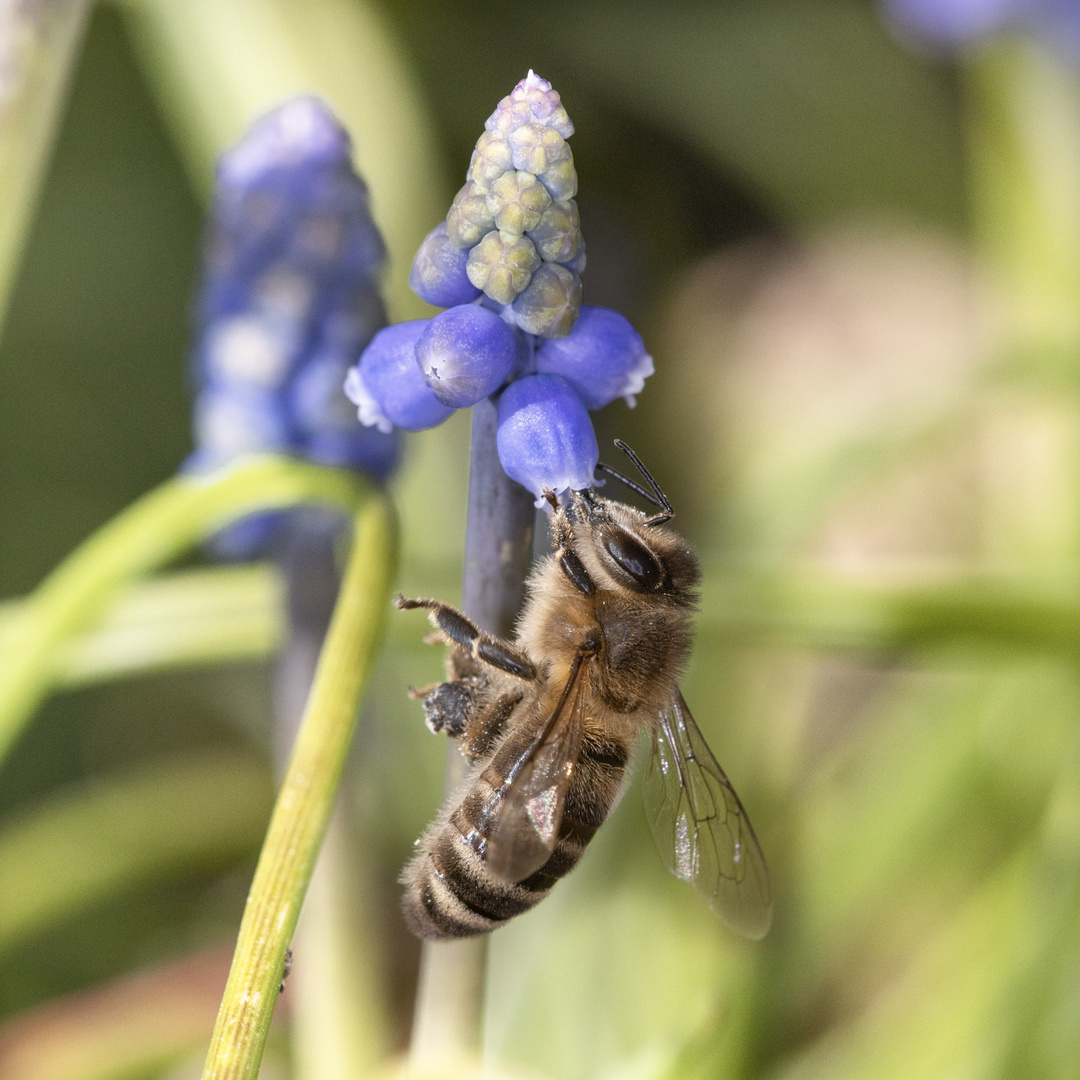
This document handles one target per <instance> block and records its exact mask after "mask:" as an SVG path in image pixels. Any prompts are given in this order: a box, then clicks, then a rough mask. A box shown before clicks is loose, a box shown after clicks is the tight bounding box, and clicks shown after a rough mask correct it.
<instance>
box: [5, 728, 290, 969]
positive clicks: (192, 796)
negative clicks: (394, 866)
mask: <svg viewBox="0 0 1080 1080" xmlns="http://www.w3.org/2000/svg"><path fill="white" fill-rule="evenodd" d="M271 798H272V784H271V779H270V773H269V769H268V767H267V765H266V764H265V763H264V762H262V761H259V760H255V759H253V758H251V757H241V756H238V755H236V754H235V753H228V752H224V751H221V750H220V749H219V750H217V751H215V752H213V753H203V754H193V755H189V756H185V757H182V758H177V759H175V760H172V761H164V762H158V763H155V764H152V765H148V766H144V767H142V768H139V769H134V770H132V771H131V772H129V773H126V774H120V775H114V776H104V777H102V778H100V779H98V780H95V781H93V782H91V783H88V784H86V785H81V786H79V787H78V788H76V789H73V790H69V791H63V792H61V793H59V794H57V795H54V796H52V797H50V798H48V799H46V800H45V801H44V802H42V803H41V804H40V805H38V806H37V807H36V808H34V809H32V810H30V811H27V812H26V813H25V814H23V815H22V816H21V817H19V818H17V819H15V820H14V821H10V822H8V823H6V824H5V825H4V827H3V829H2V831H0V881H3V882H4V888H3V889H2V890H0V949H3V948H9V947H10V946H11V945H12V944H14V943H15V942H17V941H19V940H20V939H21V938H23V937H25V936H27V935H28V934H32V933H35V932H39V931H41V930H42V929H44V928H45V927H47V926H48V925H49V924H50V923H51V922H55V921H58V920H61V919H63V918H64V917H66V916H68V915H70V914H71V913H72V912H73V911H75V910H77V909H79V908H81V907H85V906H87V905H90V904H93V903H97V902H99V901H101V900H102V899H104V898H106V897H109V896H112V895H115V894H116V893H118V892H119V891H121V890H124V889H129V888H131V887H132V886H133V885H136V884H139V883H141V882H146V881H150V880H153V879H154V878H158V877H163V876H167V875H170V874H176V873H179V872H181V871H188V870H190V869H192V868H193V867H197V868H199V869H202V870H205V869H208V868H214V869H217V868H220V867H221V866H224V865H228V864H229V863H230V862H233V861H235V860H236V859H238V858H239V857H240V856H241V855H245V854H247V853H249V852H251V851H253V850H254V849H255V848H257V846H258V843H259V840H260V838H261V836H262V832H263V829H264V828H265V825H266V820H267V817H268V816H269V812H270V803H271Z"/></svg>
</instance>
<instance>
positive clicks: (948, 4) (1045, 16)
mask: <svg viewBox="0 0 1080 1080" xmlns="http://www.w3.org/2000/svg"><path fill="white" fill-rule="evenodd" d="M884 6H885V10H886V12H887V13H888V14H889V16H890V18H891V19H892V20H893V21H894V22H895V23H896V24H897V25H898V26H901V27H903V28H904V29H905V30H909V31H911V32H912V33H914V34H916V35H918V36H919V37H922V38H924V39H926V40H927V41H930V42H933V43H935V44H939V45H944V46H948V47H962V46H964V45H967V44H969V43H971V42H974V41H976V40H977V39H979V38H982V37H985V36H987V35H989V34H995V33H1001V32H1007V31H1021V32H1025V33H1030V34H1033V35H1034V36H1035V37H1038V38H1041V39H1042V40H1043V41H1045V42H1046V43H1047V44H1048V45H1049V46H1050V47H1051V48H1054V49H1055V50H1057V51H1058V52H1060V53H1062V54H1063V55H1064V56H1065V57H1066V58H1067V59H1069V60H1071V61H1072V62H1073V63H1077V62H1080V4H1078V3H1077V0H884Z"/></svg>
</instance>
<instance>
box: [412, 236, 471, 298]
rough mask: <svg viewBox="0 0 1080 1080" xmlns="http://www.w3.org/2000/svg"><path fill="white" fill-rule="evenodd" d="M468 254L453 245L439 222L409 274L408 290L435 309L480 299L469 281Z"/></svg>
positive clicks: (419, 252) (418, 254) (421, 249)
mask: <svg viewBox="0 0 1080 1080" xmlns="http://www.w3.org/2000/svg"><path fill="white" fill-rule="evenodd" d="M468 263H469V252H468V251H467V250H463V249H462V248H460V247H458V246H457V245H455V244H453V243H452V242H451V240H450V237H449V235H448V234H447V231H446V222H445V221H441V222H439V224H438V225H436V226H435V228H434V229H432V230H431V232H429V233H428V234H427V236H426V237H425V238H424V242H423V243H422V244H421V245H420V250H419V251H417V253H416V258H415V259H413V264H412V270H411V271H410V272H409V288H410V289H412V291H413V292H414V293H416V295H417V296H419V297H420V299H421V300H426V301H427V302H428V303H429V304H434V305H435V306H436V307H444V308H449V307H455V306H456V305H458V304H468V303H471V302H472V301H473V300H475V299H476V298H477V297H478V296H479V295H480V290H479V289H478V288H477V287H476V286H475V285H474V284H473V283H472V282H471V281H470V280H469V275H468V274H467V273H466V270H465V268H466V266H468Z"/></svg>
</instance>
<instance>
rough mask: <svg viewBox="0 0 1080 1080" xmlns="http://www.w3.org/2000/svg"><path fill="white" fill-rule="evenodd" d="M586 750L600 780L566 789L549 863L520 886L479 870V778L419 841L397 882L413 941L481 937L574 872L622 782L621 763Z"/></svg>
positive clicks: (483, 785) (483, 787) (484, 788)
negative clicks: (440, 823)
mask: <svg viewBox="0 0 1080 1080" xmlns="http://www.w3.org/2000/svg"><path fill="white" fill-rule="evenodd" d="M590 749H591V748H586V749H585V750H584V751H583V755H582V758H583V759H585V758H589V759H593V758H595V759H596V762H595V763H596V764H597V765H599V766H600V771H601V772H602V773H603V774H605V775H604V776H603V779H602V780H601V782H600V783H599V784H598V783H597V779H598V778H597V777H595V776H594V777H593V778H592V781H591V782H590V783H588V784H581V783H575V784H572V785H571V788H570V791H569V792H568V793H567V803H566V809H565V811H564V813H563V819H562V822H561V824H560V827H559V839H558V841H557V842H556V844H555V849H554V850H553V851H552V853H551V857H550V858H549V859H548V861H547V862H546V863H544V865H543V866H542V867H541V868H540V869H539V870H537V871H536V872H535V873H534V874H531V875H530V876H529V877H527V878H526V879H525V880H524V881H521V882H516V883H515V882H509V881H504V880H503V879H502V878H500V877H496V876H495V875H494V874H492V873H491V871H490V870H488V868H487V865H486V864H485V862H484V852H485V850H486V848H487V835H486V827H484V826H478V825H477V824H476V818H477V816H479V815H478V814H477V813H476V811H477V810H478V808H479V807H480V806H481V805H482V804H483V801H484V800H485V798H486V797H487V795H488V794H489V793H490V785H489V784H488V783H487V782H486V781H485V780H484V779H482V778H481V779H480V780H479V781H478V782H477V784H475V785H474V787H473V789H472V790H471V791H470V792H469V793H468V794H467V795H466V796H465V798H464V800H462V803H461V804H460V805H459V806H458V807H457V809H456V810H455V811H454V812H453V813H452V814H451V815H450V819H449V821H447V822H446V824H445V825H443V827H442V828H441V829H440V830H439V831H438V832H437V833H435V834H434V835H431V836H429V837H428V838H426V839H425V841H424V842H423V843H422V844H421V850H420V851H419V852H418V853H417V855H416V856H415V857H414V858H413V860H412V862H410V863H409V865H408V866H407V867H406V868H405V872H404V874H403V875H402V880H403V882H404V883H405V885H406V886H407V888H406V891H405V896H404V897H403V900H402V908H403V911H404V914H405V920H406V922H407V923H408V924H409V928H410V929H411V930H412V932H413V933H414V934H416V935H417V936H418V937H423V938H458V937H471V936H472V935H475V934H486V933H488V932H489V931H491V930H494V929H496V928H497V927H499V926H501V925H502V924H503V923H504V922H506V920H507V919H511V918H513V917H514V916H515V915H520V914H521V913H522V912H524V911H527V910H528V909H529V908H531V907H534V906H535V905H536V904H538V903H539V902H540V901H541V900H543V898H544V897H545V896H547V894H548V892H550V890H551V888H552V887H553V886H554V885H555V883H556V882H557V881H558V880H559V878H561V877H564V876H565V875H566V874H568V873H569V872H570V871H571V870H572V869H573V868H574V867H575V866H577V864H578V862H579V861H580V859H581V857H582V855H584V854H585V849H586V847H588V844H589V841H590V840H592V838H593V836H594V835H595V833H596V830H597V829H598V828H599V827H600V825H602V824H603V822H604V820H605V818H606V817H607V815H608V813H609V812H610V810H611V807H612V805H613V804H614V802H615V801H616V799H617V797H618V793H619V789H620V787H621V781H622V776H623V768H622V767H621V763H619V762H617V761H615V760H605V759H604V756H603V755H602V754H601V753H597V754H595V755H594V754H591V753H590V752H589V750H590ZM579 760H581V759H579Z"/></svg>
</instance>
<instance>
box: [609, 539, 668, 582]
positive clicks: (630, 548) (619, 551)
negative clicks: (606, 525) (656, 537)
mask: <svg viewBox="0 0 1080 1080" xmlns="http://www.w3.org/2000/svg"><path fill="white" fill-rule="evenodd" d="M604 550H605V551H606V552H607V553H608V554H609V555H610V556H611V557H612V559H614V560H615V562H616V563H617V564H618V566H619V567H620V569H622V570H623V571H625V572H626V573H627V574H629V575H630V577H632V578H633V579H634V581H635V582H637V584H638V585H639V586H640V587H641V588H642V589H648V590H650V591H651V590H653V589H656V588H658V587H659V586H660V585H661V583H662V582H663V580H664V569H663V567H662V566H661V565H660V563H659V562H658V561H657V558H656V556H655V555H653V553H652V552H651V551H650V550H649V549H648V548H647V547H646V546H645V545H644V544H642V543H641V541H639V540H636V539H635V538H634V537H633V536H631V535H630V533H628V532H625V531H624V530H622V529H619V530H618V531H611V532H608V533H606V534H605V535H604Z"/></svg>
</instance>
